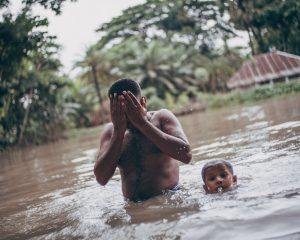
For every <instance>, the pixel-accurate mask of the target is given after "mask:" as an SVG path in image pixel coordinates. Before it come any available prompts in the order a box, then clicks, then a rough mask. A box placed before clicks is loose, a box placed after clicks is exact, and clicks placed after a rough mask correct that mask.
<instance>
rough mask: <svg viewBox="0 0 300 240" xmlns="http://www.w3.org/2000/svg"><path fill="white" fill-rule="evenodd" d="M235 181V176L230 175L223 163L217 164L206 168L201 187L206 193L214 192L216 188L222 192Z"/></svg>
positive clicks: (216, 190)
mask: <svg viewBox="0 0 300 240" xmlns="http://www.w3.org/2000/svg"><path fill="white" fill-rule="evenodd" d="M236 181H237V177H236V176H234V175H232V174H231V172H230V171H229V170H228V168H227V167H226V166H225V165H222V164H219V165H216V166H213V167H209V168H207V169H206V171H205V178H204V183H205V185H203V187H204V189H205V191H206V192H207V193H216V192H218V188H220V190H222V192H224V191H227V190H229V189H230V188H231V187H232V185H233V184H234V183H236Z"/></svg>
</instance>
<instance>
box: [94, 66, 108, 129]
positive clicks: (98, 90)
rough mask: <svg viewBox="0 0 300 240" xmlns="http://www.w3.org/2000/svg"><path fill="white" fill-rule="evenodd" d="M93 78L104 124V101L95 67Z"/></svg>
mask: <svg viewBox="0 0 300 240" xmlns="http://www.w3.org/2000/svg"><path fill="white" fill-rule="evenodd" d="M92 77H93V82H94V84H95V89H96V93H97V96H98V100H99V104H100V115H101V121H102V123H103V122H104V120H105V114H104V111H103V110H104V107H103V99H102V96H101V91H100V84H99V82H98V77H97V71H96V67H95V66H94V65H93V66H92Z"/></svg>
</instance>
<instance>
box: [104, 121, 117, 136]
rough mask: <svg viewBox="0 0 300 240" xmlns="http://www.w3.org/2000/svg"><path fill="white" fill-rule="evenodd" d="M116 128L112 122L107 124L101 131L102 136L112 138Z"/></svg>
mask: <svg viewBox="0 0 300 240" xmlns="http://www.w3.org/2000/svg"><path fill="white" fill-rule="evenodd" d="M113 129H114V125H113V123H112V122H110V123H107V124H105V126H104V127H103V130H102V132H101V138H102V139H103V138H108V137H109V138H110V136H111V135H112V132H113Z"/></svg>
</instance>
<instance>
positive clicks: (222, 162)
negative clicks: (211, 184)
mask: <svg viewBox="0 0 300 240" xmlns="http://www.w3.org/2000/svg"><path fill="white" fill-rule="evenodd" d="M217 165H225V166H226V167H227V168H228V170H229V172H231V174H232V175H233V167H232V165H231V163H230V162H228V161H225V160H223V159H217V160H213V161H210V162H208V163H205V164H204V166H203V168H202V171H201V176H202V180H203V182H204V180H205V171H206V170H207V169H208V168H210V167H215V166H217Z"/></svg>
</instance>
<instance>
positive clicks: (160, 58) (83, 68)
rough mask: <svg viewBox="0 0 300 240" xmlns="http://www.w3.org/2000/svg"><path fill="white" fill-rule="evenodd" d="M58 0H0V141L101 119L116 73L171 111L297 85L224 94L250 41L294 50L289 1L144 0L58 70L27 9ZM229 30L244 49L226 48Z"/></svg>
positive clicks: (49, 134)
mask: <svg viewBox="0 0 300 240" xmlns="http://www.w3.org/2000/svg"><path fill="white" fill-rule="evenodd" d="M65 1H66V0H22V1H21V2H22V10H21V12H19V13H17V14H15V15H13V14H12V13H11V12H10V9H9V6H10V2H11V1H10V0H2V1H0V10H1V14H2V16H1V20H0V56H1V58H0V123H1V125H0V149H4V148H6V147H8V146H12V145H26V144H40V143H43V142H47V141H52V140H56V139H57V138H59V137H61V135H62V134H63V131H64V130H65V129H68V130H70V129H73V128H80V127H90V126H94V125H97V124H100V123H103V122H105V121H107V120H108V119H109V102H108V99H107V96H106V92H107V89H108V87H109V85H110V84H111V83H112V82H113V81H114V80H116V79H118V78H123V77H128V78H133V79H135V80H137V81H138V82H139V83H140V84H141V86H142V88H143V91H144V94H145V95H146V96H147V98H148V106H149V109H150V110H155V109H158V108H162V107H166V108H169V109H171V110H172V111H175V112H180V111H181V110H182V109H183V108H186V107H187V106H189V105H190V104H191V103H203V104H208V106H209V107H222V106H226V105H231V104H236V103H244V102H249V101H256V100H261V99H265V98H268V97H272V96H277V95H282V94H286V93H290V92H298V90H299V84H298V83H292V84H288V85H284V84H275V85H274V87H273V88H272V89H271V88H269V87H268V86H264V87H261V88H256V89H250V90H245V91H233V92H230V93H228V89H227V86H226V82H227V80H228V79H229V78H230V76H232V74H233V73H234V72H235V71H236V70H237V69H238V68H239V66H240V65H241V63H242V62H243V61H244V60H245V59H247V58H248V57H250V56H245V52H247V51H248V52H249V50H251V52H252V54H257V53H263V52H268V51H269V50H271V49H277V50H282V51H287V52H289V53H293V54H298V55H299V54H300V45H299V42H300V20H299V19H300V16H299V8H300V2H299V1H297V0H286V1H283V0H271V1H270V0H264V1H261V0H259V1H258V0H254V1H250V0H245V1H240V0H225V1H219V0H201V1H197V0H196V1H195V0H187V1H182V0H147V1H146V2H145V3H143V4H139V5H136V6H133V7H130V8H128V9H126V10H125V11H123V13H122V14H120V15H119V16H117V17H115V18H114V19H112V20H111V21H109V22H107V23H105V24H102V25H101V26H99V28H98V30H97V31H98V32H99V33H100V34H99V35H100V36H101V38H99V40H98V41H97V43H96V44H94V45H92V46H89V48H88V49H87V50H86V52H85V54H83V55H84V57H83V58H82V59H77V62H76V64H75V66H74V67H76V68H78V69H80V74H79V75H78V76H76V78H75V79H70V78H69V77H68V76H65V75H63V74H61V67H62V66H61V62H60V60H59V59H58V53H59V51H60V46H58V45H57V43H56V38H55V36H51V35H50V34H49V33H48V32H47V26H48V21H47V19H44V18H41V17H39V16H34V15H33V13H32V10H31V8H32V6H33V5H35V4H38V5H41V6H43V7H44V8H46V9H50V10H52V11H53V12H54V13H55V14H59V13H61V12H62V11H63V9H62V5H63V3H64V2H65ZM70 1H72V0H70ZM81 1H83V0H81ZM238 31H244V32H246V33H247V34H248V36H249V40H250V41H249V47H248V48H246V49H243V48H241V47H234V48H233V47H230V44H229V43H230V41H231V40H232V39H233V38H235V37H236V36H237V35H238ZM245 50H246V51H245ZM200 107H201V106H200ZM68 132H69V133H72V131H68Z"/></svg>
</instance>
